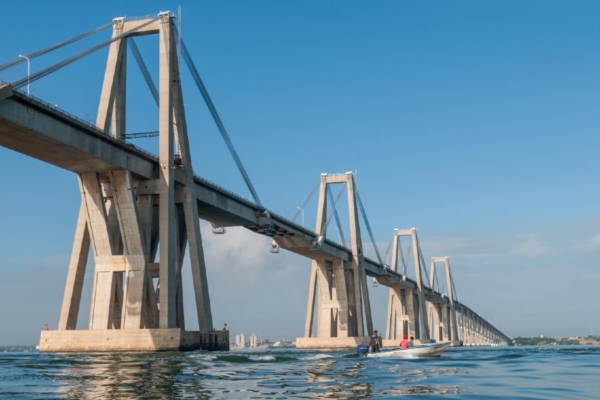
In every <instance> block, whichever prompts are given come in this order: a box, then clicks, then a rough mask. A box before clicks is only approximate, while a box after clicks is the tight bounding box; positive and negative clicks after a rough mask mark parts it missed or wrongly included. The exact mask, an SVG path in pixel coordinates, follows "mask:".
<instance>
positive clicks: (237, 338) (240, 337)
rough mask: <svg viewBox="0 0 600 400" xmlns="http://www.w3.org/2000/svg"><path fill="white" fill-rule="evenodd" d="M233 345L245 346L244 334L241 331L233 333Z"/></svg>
mask: <svg viewBox="0 0 600 400" xmlns="http://www.w3.org/2000/svg"><path fill="white" fill-rule="evenodd" d="M235 345H236V346H237V347H240V348H244V347H246V335H244V334H243V333H240V334H239V335H235Z"/></svg>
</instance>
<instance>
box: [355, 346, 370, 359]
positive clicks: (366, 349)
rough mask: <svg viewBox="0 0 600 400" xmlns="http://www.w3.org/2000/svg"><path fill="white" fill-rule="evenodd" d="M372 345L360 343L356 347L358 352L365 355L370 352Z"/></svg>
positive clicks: (362, 355)
mask: <svg viewBox="0 0 600 400" xmlns="http://www.w3.org/2000/svg"><path fill="white" fill-rule="evenodd" d="M369 349H370V347H369V346H367V345H364V344H360V345H358V347H357V348H356V352H357V353H358V354H359V355H360V356H361V357H364V356H366V355H367V353H368V352H369Z"/></svg>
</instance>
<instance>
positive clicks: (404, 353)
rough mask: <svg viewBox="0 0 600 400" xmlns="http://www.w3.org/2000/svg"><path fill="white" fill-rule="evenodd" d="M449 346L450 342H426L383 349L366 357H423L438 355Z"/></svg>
mask: <svg viewBox="0 0 600 400" xmlns="http://www.w3.org/2000/svg"><path fill="white" fill-rule="evenodd" d="M448 346H450V342H442V343H426V344H421V345H417V346H413V347H409V348H408V349H395V350H384V351H380V352H378V353H369V354H367V357H374V358H386V357H393V358H423V357H439V356H441V355H442V353H443V352H444V350H446V348H448Z"/></svg>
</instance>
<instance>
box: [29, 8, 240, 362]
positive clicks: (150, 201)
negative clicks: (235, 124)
mask: <svg viewBox="0 0 600 400" xmlns="http://www.w3.org/2000/svg"><path fill="white" fill-rule="evenodd" d="M132 30H134V31H132ZM128 31H132V32H133V33H131V34H130V35H124V36H122V37H121V38H120V39H118V40H116V41H114V42H113V43H112V44H111V46H110V49H109V55H108V62H107V66H106V72H105V76H104V83H103V86H102V94H101V98H100V105H99V108H98V116H97V120H96V125H97V127H98V129H100V130H101V131H103V132H105V133H107V134H110V135H112V136H113V137H115V138H117V139H121V140H125V127H126V108H125V104H126V101H125V100H126V93H127V90H126V76H127V74H126V71H127V41H128V37H131V36H140V35H150V34H158V38H159V54H160V55H159V64H160V68H159V108H158V112H159V168H157V170H155V171H153V173H152V174H151V175H153V176H154V179H141V177H139V176H136V175H135V174H134V173H132V172H131V170H133V168H131V167H130V169H121V170H114V171H110V172H109V173H108V174H107V173H98V172H96V171H94V170H89V171H88V172H82V173H78V180H79V187H80V190H81V200H82V201H81V209H80V212H79V219H78V222H77V229H76V233H75V241H74V244H73V252H72V255H71V262H70V264H69V271H68V277H67V284H66V288H65V293H64V300H63V305H62V310H61V314H60V321H59V325H58V331H44V332H42V335H41V342H40V351H121V350H144V351H148V350H177V349H193V348H199V347H200V346H202V347H205V348H206V347H212V348H227V349H228V348H229V345H228V332H223V331H220V332H217V333H214V332H212V331H213V321H212V315H211V307H210V297H209V293H208V283H207V276H206V267H205V262H204V253H203V248H202V238H201V235H200V226H199V219H198V207H197V203H196V194H195V193H194V190H195V189H194V188H195V186H194V184H193V171H192V160H191V156H190V149H189V145H188V136H187V126H186V119H185V113H184V108H183V95H182V90H181V83H180V76H179V65H178V58H177V55H176V54H177V52H176V44H175V43H176V42H175V35H174V33H175V32H174V24H173V15H172V14H171V13H168V12H167V13H161V14H159V16H158V17H157V18H152V19H141V20H132V21H128V20H125V19H115V20H114V24H113V37H117V36H119V35H122V34H123V33H124V32H128ZM124 161H125V162H124V164H123V165H129V164H128V162H127V160H124ZM176 176H177V182H181V184H177V186H176V185H175V177H176ZM90 247H91V249H92V254H93V265H94V271H93V289H92V299H91V305H90V317H89V326H88V329H84V330H77V323H78V318H79V310H80V302H81V293H82V285H83V278H84V275H85V272H86V264H87V261H88V254H89V250H90ZM186 247H188V249H189V254H190V261H191V268H192V277H193V287H194V293H195V302H196V307H197V318H198V324H199V328H200V331H199V332H188V331H185V320H184V312H183V292H182V290H183V288H182V278H181V269H182V263H183V258H184V254H185V250H186ZM157 254H159V256H158V257H157ZM208 343H210V344H211V345H209V344H208ZM219 346H220V347H219Z"/></svg>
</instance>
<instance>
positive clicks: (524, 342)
mask: <svg viewBox="0 0 600 400" xmlns="http://www.w3.org/2000/svg"><path fill="white" fill-rule="evenodd" d="M582 342H586V343H589V342H600V337H598V336H592V335H589V336H587V337H585V338H584V337H572V338H551V337H546V336H536V337H520V336H519V337H516V338H513V344H515V345H517V346H568V345H579V344H582Z"/></svg>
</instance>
